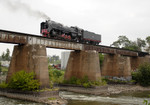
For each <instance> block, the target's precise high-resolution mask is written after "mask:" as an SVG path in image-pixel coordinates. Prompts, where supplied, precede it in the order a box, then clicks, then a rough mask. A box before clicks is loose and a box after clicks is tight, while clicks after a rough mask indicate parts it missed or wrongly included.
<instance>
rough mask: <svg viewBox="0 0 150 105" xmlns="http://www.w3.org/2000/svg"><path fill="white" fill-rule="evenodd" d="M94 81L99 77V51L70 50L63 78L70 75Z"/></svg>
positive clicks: (66, 78) (67, 77)
mask: <svg viewBox="0 0 150 105" xmlns="http://www.w3.org/2000/svg"><path fill="white" fill-rule="evenodd" d="M84 76H88V78H89V80H92V81H95V80H99V79H100V78H101V73H100V64H99V53H98V52H96V51H72V52H71V53H70V57H69V60H68V64H67V68H66V72H65V80H69V79H70V78H71V77H77V78H80V79H81V78H83V77H84Z"/></svg>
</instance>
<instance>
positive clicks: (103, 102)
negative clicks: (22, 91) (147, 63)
mask: <svg viewBox="0 0 150 105" xmlns="http://www.w3.org/2000/svg"><path fill="white" fill-rule="evenodd" d="M149 94H150V92H148V91H147V92H140V91H139V92H128V93H127V92H126V93H121V94H118V95H110V96H94V95H85V94H84V95H83V94H77V93H72V92H65V91H61V92H60V96H61V97H63V98H65V99H67V100H68V104H67V105H144V104H143V100H144V99H147V100H150V98H149ZM0 105H44V104H40V103H34V102H28V101H22V100H16V99H10V98H6V97H0Z"/></svg>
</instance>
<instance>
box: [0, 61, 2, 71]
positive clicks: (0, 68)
mask: <svg viewBox="0 0 150 105" xmlns="http://www.w3.org/2000/svg"><path fill="white" fill-rule="evenodd" d="M1 72H2V65H1V62H0V73H1Z"/></svg>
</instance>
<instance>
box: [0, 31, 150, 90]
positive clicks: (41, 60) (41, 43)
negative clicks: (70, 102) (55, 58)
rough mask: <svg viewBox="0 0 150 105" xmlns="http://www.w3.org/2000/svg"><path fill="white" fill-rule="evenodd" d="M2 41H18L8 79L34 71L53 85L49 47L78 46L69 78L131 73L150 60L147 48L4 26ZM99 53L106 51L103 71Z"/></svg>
mask: <svg viewBox="0 0 150 105" xmlns="http://www.w3.org/2000/svg"><path fill="white" fill-rule="evenodd" d="M0 42H1V43H12V44H18V45H16V46H15V47H14V51H13V55H12V59H11V63H10V67H9V70H8V75H7V82H8V81H9V80H10V78H11V76H12V74H13V73H15V72H17V71H19V70H26V71H27V72H31V71H34V72H35V73H36V78H37V79H38V80H39V81H40V82H41V87H48V86H49V75H48V62H47V55H46V47H47V48H58V49H69V50H74V51H72V52H71V54H70V58H69V60H68V65H67V69H66V72H65V79H70V78H71V77H72V76H76V77H78V78H82V77H83V76H85V75H86V76H88V77H89V79H90V80H97V79H99V78H101V75H102V76H118V77H126V78H128V77H130V76H131V69H132V70H135V69H136V68H137V67H138V65H140V64H141V63H143V62H150V61H149V60H150V59H149V56H148V55H149V54H148V53H146V52H138V51H131V50H125V49H119V48H114V47H109V46H103V45H96V46H94V45H88V44H82V43H75V42H71V41H62V40H56V39H48V38H45V37H42V36H39V35H32V34H26V33H19V32H12V31H6V30H0ZM99 53H105V54H106V55H105V59H104V62H103V68H102V70H101V71H100V64H99Z"/></svg>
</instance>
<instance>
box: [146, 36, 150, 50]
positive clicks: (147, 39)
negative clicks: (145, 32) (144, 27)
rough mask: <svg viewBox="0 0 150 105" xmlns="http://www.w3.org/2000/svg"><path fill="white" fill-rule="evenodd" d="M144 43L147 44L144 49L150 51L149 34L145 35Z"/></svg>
mask: <svg viewBox="0 0 150 105" xmlns="http://www.w3.org/2000/svg"><path fill="white" fill-rule="evenodd" d="M146 43H147V44H148V46H147V48H146V49H145V50H146V51H147V52H149V53H150V36H148V37H146Z"/></svg>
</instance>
